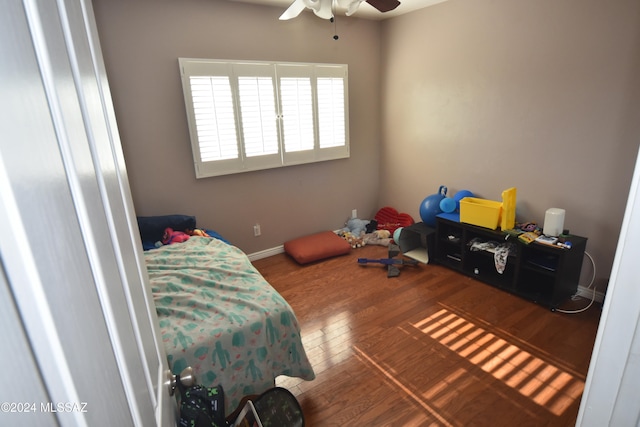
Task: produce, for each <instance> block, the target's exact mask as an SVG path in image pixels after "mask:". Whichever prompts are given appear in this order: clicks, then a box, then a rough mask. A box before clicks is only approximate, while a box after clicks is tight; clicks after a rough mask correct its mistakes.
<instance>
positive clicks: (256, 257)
mask: <svg viewBox="0 0 640 427" xmlns="http://www.w3.org/2000/svg"><path fill="white" fill-rule="evenodd" d="M281 253H284V245H280V246H276V247H275V248H270V249H265V250H263V251H258V252H254V253H252V254H248V255H247V256H248V257H249V261H257V260H259V259H262V258H267V257H270V256H272V255H278V254H281Z"/></svg>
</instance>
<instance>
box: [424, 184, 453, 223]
mask: <svg viewBox="0 0 640 427" xmlns="http://www.w3.org/2000/svg"><path fill="white" fill-rule="evenodd" d="M446 196H447V187H445V186H444V185H441V186H440V188H439V189H438V192H437V193H436V194H432V195H430V196H427V197H425V199H424V200H423V201H422V203H420V218H422V222H423V223H425V224H426V225H428V226H430V227H435V226H436V215H438V214H439V213H442V210H441V209H440V202H441V201H442V199H444V198H445V197H446Z"/></svg>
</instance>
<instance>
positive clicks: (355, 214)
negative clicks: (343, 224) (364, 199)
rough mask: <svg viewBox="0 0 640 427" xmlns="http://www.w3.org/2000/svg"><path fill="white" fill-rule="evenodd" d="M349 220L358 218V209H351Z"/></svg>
mask: <svg viewBox="0 0 640 427" xmlns="http://www.w3.org/2000/svg"><path fill="white" fill-rule="evenodd" d="M351 218H358V209H353V210H352V211H351Z"/></svg>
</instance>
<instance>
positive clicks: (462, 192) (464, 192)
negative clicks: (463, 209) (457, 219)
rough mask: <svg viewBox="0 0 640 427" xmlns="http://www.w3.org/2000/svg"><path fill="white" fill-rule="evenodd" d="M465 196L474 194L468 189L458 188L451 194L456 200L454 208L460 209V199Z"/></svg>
mask: <svg viewBox="0 0 640 427" xmlns="http://www.w3.org/2000/svg"><path fill="white" fill-rule="evenodd" d="M465 197H474V195H473V193H472V192H471V191H469V190H460V191H458V192H457V193H456V194H454V195H453V200H455V201H456V210H458V211H459V210H460V200H462V199H464V198H465Z"/></svg>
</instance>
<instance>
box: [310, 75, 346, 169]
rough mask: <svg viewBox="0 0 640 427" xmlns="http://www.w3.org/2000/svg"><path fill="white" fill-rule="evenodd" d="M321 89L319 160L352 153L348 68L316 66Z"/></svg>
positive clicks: (318, 87) (319, 100)
mask: <svg viewBox="0 0 640 427" xmlns="http://www.w3.org/2000/svg"><path fill="white" fill-rule="evenodd" d="M315 71H316V78H317V82H316V85H317V90H318V95H317V96H318V140H319V149H318V160H326V159H333V158H344V157H349V126H348V125H349V115H348V111H349V104H348V97H347V94H348V93H349V90H348V80H347V68H346V66H344V67H342V66H339V65H318V66H317V67H316V70H315Z"/></svg>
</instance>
